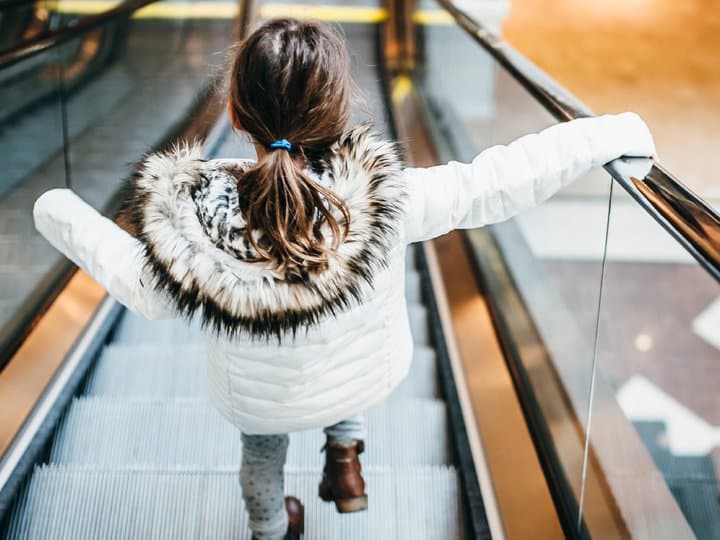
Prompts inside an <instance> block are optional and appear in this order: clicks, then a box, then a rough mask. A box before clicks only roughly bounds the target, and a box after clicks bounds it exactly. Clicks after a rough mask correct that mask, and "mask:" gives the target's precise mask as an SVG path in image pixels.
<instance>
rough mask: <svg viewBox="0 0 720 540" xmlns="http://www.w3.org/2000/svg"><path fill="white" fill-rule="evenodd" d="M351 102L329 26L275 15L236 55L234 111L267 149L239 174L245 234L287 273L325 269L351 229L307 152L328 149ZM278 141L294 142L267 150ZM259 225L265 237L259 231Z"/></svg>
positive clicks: (336, 38) (339, 42) (343, 53)
mask: <svg viewBox="0 0 720 540" xmlns="http://www.w3.org/2000/svg"><path fill="white" fill-rule="evenodd" d="M350 103H351V77H350V72H349V60H348V53H347V50H346V48H345V44H344V42H343V39H342V37H341V36H340V35H339V33H338V32H337V31H335V30H334V29H333V28H331V27H330V26H327V25H324V24H322V23H316V22H306V21H299V20H295V19H277V20H273V21H270V22H268V23H265V24H264V25H262V26H261V27H260V28H258V29H257V30H255V31H254V32H253V33H252V34H251V35H250V36H248V38H247V39H246V40H245V41H244V42H242V43H241V44H240V45H239V47H238V49H237V51H236V53H235V56H234V59H233V62H232V68H231V73H230V104H229V106H230V108H231V112H232V115H233V117H234V120H235V122H236V123H237V124H239V125H240V127H241V128H242V129H243V130H244V131H246V132H247V133H248V134H249V135H250V136H251V137H252V138H253V140H254V142H255V143H256V144H259V145H262V146H263V147H265V148H267V149H268V152H267V154H265V155H264V156H262V157H260V158H259V159H258V162H257V164H256V165H255V166H253V167H252V168H250V169H249V170H248V171H247V172H245V173H244V174H243V175H242V177H240V178H239V179H238V193H239V196H240V200H241V201H243V202H244V203H245V205H244V206H245V210H244V211H245V215H244V218H245V221H246V226H247V231H248V240H249V241H250V243H251V244H252V246H253V247H254V248H255V250H256V251H257V253H258V256H259V257H260V258H261V259H262V260H271V261H275V262H276V263H277V264H278V266H279V267H280V269H281V270H283V271H290V272H291V273H295V271H297V270H301V273H302V269H304V270H306V271H318V270H322V269H323V268H325V267H326V266H327V263H328V258H329V256H330V255H331V253H332V252H333V251H334V250H335V249H337V247H338V246H339V245H340V243H341V242H342V241H343V240H344V239H345V237H346V236H347V233H348V228H349V223H350V213H349V210H348V208H347V206H346V205H345V202H344V201H343V200H342V199H341V198H340V197H338V195H337V194H335V193H334V192H333V191H332V190H331V189H328V188H326V187H325V186H323V185H321V184H320V183H318V182H316V181H314V180H313V179H312V178H311V177H310V176H309V175H308V174H307V173H306V172H305V169H306V167H307V165H308V156H313V155H321V154H322V153H324V152H326V151H327V150H328V148H329V147H330V146H331V145H332V144H333V143H334V142H335V141H337V140H338V139H339V138H340V136H341V135H342V133H343V132H344V131H345V129H346V128H347V125H348V122H349V120H350ZM282 139H286V140H287V141H289V142H290V144H291V145H292V146H291V148H290V150H286V149H283V148H279V149H274V150H273V149H270V145H271V144H272V143H273V142H275V141H278V140H282ZM325 225H326V226H325ZM323 229H324V230H325V231H326V232H329V233H330V234H329V235H328V236H330V237H329V238H326V237H325V234H324V233H323ZM256 230H257V231H260V232H262V233H264V235H265V240H266V241H262V240H259V239H258V238H256V237H255V235H254V234H253V232H254V231H256ZM260 238H262V237H260Z"/></svg>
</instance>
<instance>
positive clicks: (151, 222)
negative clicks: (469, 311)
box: [34, 19, 655, 540]
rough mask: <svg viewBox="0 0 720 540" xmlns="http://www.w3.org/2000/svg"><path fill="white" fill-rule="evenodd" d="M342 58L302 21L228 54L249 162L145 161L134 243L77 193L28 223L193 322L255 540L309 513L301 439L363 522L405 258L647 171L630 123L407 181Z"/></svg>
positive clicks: (398, 343) (50, 203)
mask: <svg viewBox="0 0 720 540" xmlns="http://www.w3.org/2000/svg"><path fill="white" fill-rule="evenodd" d="M348 66H349V62H348V55H347V52H346V50H345V47H344V43H343V41H342V39H341V38H340V37H339V36H338V34H336V33H335V32H334V31H332V30H331V29H330V28H329V27H327V26H324V25H322V24H318V23H312V22H302V21H297V20H292V19H283V20H275V21H272V22H269V23H267V24H264V25H263V26H261V27H260V28H258V29H257V30H256V31H255V32H254V33H253V34H252V35H251V36H249V37H248V38H247V40H246V41H245V42H244V43H242V44H241V45H240V47H239V49H238V50H237V53H236V55H235V58H234V61H233V63H232V70H231V73H230V77H231V84H230V95H229V99H228V101H229V114H230V118H231V121H232V124H233V126H234V127H235V129H238V130H243V131H245V132H246V133H248V134H249V135H250V136H251V137H252V140H253V142H254V144H255V147H256V149H257V161H256V162H251V161H240V160H214V161H206V160H204V159H202V157H201V156H200V155H199V153H198V150H197V149H196V148H190V147H181V148H178V149H175V150H173V151H170V152H168V153H164V154H158V155H153V156H150V157H149V158H148V159H147V160H146V161H145V163H144V165H143V166H142V169H141V171H140V174H139V175H138V177H137V179H136V180H135V181H134V194H133V196H132V198H131V199H130V200H129V201H128V209H129V213H130V216H131V218H132V221H133V224H134V228H135V230H136V236H137V238H134V237H132V236H130V235H129V234H127V233H126V232H125V231H124V230H123V229H121V228H119V227H118V226H117V225H116V224H115V223H114V222H112V221H110V220H108V219H106V218H104V217H102V216H100V215H99V214H98V213H97V212H96V211H95V210H93V209H92V208H91V207H89V206H88V205H87V204H85V203H84V202H83V201H82V200H81V199H79V198H78V197H77V196H76V195H75V194H73V193H72V192H71V191H69V190H66V189H56V190H52V191H49V192H47V193H45V194H44V195H43V196H42V197H40V198H39V199H38V201H37V202H36V204H35V208H34V215H35V223H36V226H37V228H38V230H39V231H40V232H41V233H42V234H43V235H44V236H45V237H46V238H47V239H48V240H49V241H50V243H52V245H54V246H55V247H56V248H57V249H59V250H60V251H62V252H63V253H64V254H65V255H67V256H68V257H69V258H70V259H72V260H73V261H74V262H75V263H77V264H78V266H80V267H81V268H82V269H83V270H85V271H86V272H87V273H89V274H90V275H91V276H93V277H94V278H95V279H96V280H97V281H98V282H99V283H101V284H102V285H103V286H104V287H105V288H106V289H107V290H108V291H109V293H110V294H111V295H112V296H113V297H115V298H116V299H117V300H118V301H120V302H121V303H123V304H124V305H125V306H127V307H128V308H129V309H130V310H131V311H133V312H135V313H138V314H140V315H143V316H145V317H147V318H149V319H157V318H164V317H191V316H197V317H199V318H201V320H202V322H203V324H204V328H205V329H206V334H207V365H208V387H209V394H210V398H211V400H212V402H213V403H214V405H215V406H216V407H217V408H218V409H219V411H220V412H221V413H222V414H223V415H224V416H225V417H226V418H227V419H228V420H229V421H230V422H232V423H233V424H234V425H235V426H237V427H238V428H239V429H240V431H241V432H242V439H243V445H244V447H243V458H242V468H241V484H242V492H243V497H244V499H245V505H246V508H247V510H248V512H249V515H250V526H251V528H252V530H253V535H254V538H256V539H258V540H265V539H276V538H299V537H300V535H301V533H302V531H303V519H304V515H303V508H302V505H301V504H300V502H299V501H298V500H297V499H294V498H292V497H288V498H287V499H285V500H283V465H284V462H285V455H286V450H287V445H288V436H287V433H288V432H291V431H298V430H304V429H309V428H315V427H318V426H323V427H326V429H325V432H326V434H327V445H326V466H325V470H324V473H323V477H322V480H321V483H320V490H319V494H320V497H321V498H322V499H323V500H326V501H334V502H335V504H336V506H337V509H338V511H340V512H353V511H357V510H363V509H365V508H367V496H366V494H365V484H364V482H363V479H362V476H361V474H360V464H359V461H358V454H360V453H361V452H362V451H363V445H364V439H365V426H364V423H363V418H362V416H360V415H361V414H362V412H363V411H364V410H365V409H367V408H369V407H371V406H373V405H376V404H377V403H379V402H380V401H382V400H384V399H385V398H386V397H387V396H388V395H389V394H390V393H391V392H392V391H393V389H394V388H395V387H396V386H398V384H399V383H400V381H401V380H402V379H403V377H405V375H406V373H407V372H408V369H409V367H410V359H411V356H412V347H413V345H412V343H413V342H412V339H411V336H410V327H409V324H408V316H407V312H406V306H405V298H404V283H403V281H404V275H405V274H404V268H403V267H404V264H405V256H404V255H405V248H406V247H407V245H408V244H410V243H412V242H419V241H422V240H428V239H431V238H434V237H437V236H440V235H442V234H445V233H447V232H448V231H450V230H452V229H454V228H467V227H481V226H483V225H487V224H489V223H496V222H499V221H502V220H505V219H508V218H510V217H512V216H514V215H516V214H517V213H518V212H521V211H523V210H525V209H527V208H531V207H533V206H535V205H537V204H540V203H541V202H542V201H544V200H545V199H547V198H548V197H550V196H551V195H552V194H553V193H555V192H556V191H557V190H558V189H560V188H561V187H563V186H565V185H567V184H569V183H570V182H572V181H573V180H575V179H576V178H578V177H580V176H582V175H584V174H585V173H587V172H588V171H589V170H590V169H591V168H592V167H596V166H599V165H602V164H604V163H607V162H608V161H611V160H613V159H615V158H617V157H620V156H622V155H628V156H652V155H653V154H654V152H655V148H654V145H653V140H652V137H651V135H650V132H649V131H648V128H647V126H646V125H645V124H644V123H643V121H642V120H641V119H640V118H639V117H638V116H637V115H635V114H632V113H625V114H621V115H617V116H601V117H598V118H589V119H582V120H576V121H573V122H568V123H565V124H561V125H556V126H553V127H551V128H549V129H546V130H545V131H543V132H541V133H539V134H536V135H529V136H526V137H523V138H521V139H519V140H517V141H515V142H514V143H512V144H510V145H508V146H497V147H494V148H490V149H488V150H486V151H484V152H483V153H481V154H480V155H479V156H477V157H476V158H475V159H474V160H473V162H472V163H470V164H467V165H466V164H460V163H455V162H453V163H449V164H447V165H442V166H438V167H432V168H428V169H409V168H403V166H402V163H401V161H400V158H399V157H398V153H397V149H396V146H395V145H394V144H392V143H390V142H388V141H385V140H382V139H381V138H380V137H378V136H377V135H375V134H373V133H372V132H371V131H370V129H369V128H368V127H367V126H357V127H350V126H349V125H348V122H349V119H350V109H351V105H352V103H351V85H350V83H351V81H350V76H349V68H348Z"/></svg>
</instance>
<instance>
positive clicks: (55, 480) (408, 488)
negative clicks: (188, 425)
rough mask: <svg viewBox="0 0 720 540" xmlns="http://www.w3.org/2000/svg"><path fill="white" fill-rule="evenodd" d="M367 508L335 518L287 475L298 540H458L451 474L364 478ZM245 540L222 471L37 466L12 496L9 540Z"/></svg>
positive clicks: (313, 478)
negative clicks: (300, 517)
mask: <svg viewBox="0 0 720 540" xmlns="http://www.w3.org/2000/svg"><path fill="white" fill-rule="evenodd" d="M365 478H366V480H367V491H368V496H369V499H370V508H369V510H368V511H367V512H359V513H355V514H345V515H338V514H336V512H335V508H334V506H333V505H332V504H327V503H323V502H322V501H320V500H319V499H318V497H317V484H318V480H319V478H318V475H317V474H315V473H308V472H293V471H289V472H287V473H286V486H285V490H286V492H287V493H292V494H294V495H297V496H299V497H300V498H301V499H302V500H303V501H304V503H305V507H306V521H305V540H317V539H343V540H367V539H369V538H371V539H373V540H386V539H387V540H390V539H393V540H396V539H405V538H408V539H410V538H412V539H413V540H423V539H427V540H436V539H437V540H446V539H451V538H462V536H463V534H462V530H463V528H462V525H463V524H462V519H463V516H462V513H461V511H460V504H459V497H460V495H459V486H458V479H457V475H456V473H455V470H454V469H453V468H452V467H443V466H435V467H420V468H417V469H406V470H403V471H402V472H396V471H392V470H380V469H378V470H368V471H366V472H365ZM48 538H53V539H57V540H65V539H67V540H86V539H87V540H95V539H97V538H153V539H166V538H167V539H172V540H176V539H185V538H187V539H197V538H204V539H212V540H221V539H224V538H228V539H229V538H232V539H237V538H242V539H249V538H250V531H249V530H248V528H247V517H246V514H245V511H244V507H243V503H242V498H241V493H240V486H239V482H238V475H237V473H236V472H234V471H233V472H231V471H193V470H183V471H167V470H166V471H159V470H152V469H138V470H129V471H128V470H125V471H107V470H98V469H93V468H80V467H65V466H53V465H50V466H41V467H38V468H37V469H36V470H35V472H34V474H33V477H32V479H31V481H30V483H29V484H28V486H27V487H26V488H25V490H24V491H23V493H22V494H21V497H20V500H19V504H18V505H17V506H16V507H15V509H14V512H13V514H12V516H11V520H10V529H9V534H8V539H10V540H19V539H27V540H30V539H42V540H45V539H48Z"/></svg>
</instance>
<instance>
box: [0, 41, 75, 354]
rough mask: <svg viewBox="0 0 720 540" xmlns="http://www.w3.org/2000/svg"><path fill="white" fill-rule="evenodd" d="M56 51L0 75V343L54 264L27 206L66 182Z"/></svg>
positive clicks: (53, 255)
mask: <svg viewBox="0 0 720 540" xmlns="http://www.w3.org/2000/svg"><path fill="white" fill-rule="evenodd" d="M57 60H58V57H57V51H50V52H48V53H44V54H42V55H37V56H34V57H32V58H30V59H28V60H26V61H23V62H20V63H18V64H15V65H13V66H11V67H10V68H8V69H6V70H4V71H2V72H0V156H2V161H3V170H2V174H0V345H2V344H3V343H4V342H5V340H7V339H9V338H10V335H9V334H8V330H7V328H6V325H8V324H9V323H10V322H12V321H16V320H17V318H18V317H22V315H23V314H22V313H20V312H22V311H23V310H22V309H21V306H23V305H24V304H25V303H26V302H27V301H28V297H29V296H30V294H31V292H32V291H33V290H34V289H35V287H36V285H37V284H38V283H39V282H40V281H42V280H43V278H44V277H46V275H47V273H48V272H49V270H50V269H51V268H52V266H53V265H54V264H55V263H56V262H57V261H58V260H59V257H58V256H57V254H55V253H54V252H52V251H51V250H49V249H48V247H47V243H46V242H45V241H44V240H43V239H42V238H41V237H40V235H39V234H38V233H37V232H36V231H35V227H34V225H33V221H32V211H31V210H32V205H33V202H34V201H35V199H36V198H37V197H38V196H40V195H41V194H42V193H43V192H44V191H46V190H48V189H50V188H52V187H58V186H64V185H65V184H66V177H65V160H64V156H63V129H62V112H63V111H62V102H61V91H60V90H61V85H60V68H59V64H58V61H57Z"/></svg>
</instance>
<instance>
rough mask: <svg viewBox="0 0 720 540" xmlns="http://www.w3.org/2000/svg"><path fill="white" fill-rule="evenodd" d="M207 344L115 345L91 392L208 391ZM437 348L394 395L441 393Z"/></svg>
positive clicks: (418, 360) (421, 357) (421, 352)
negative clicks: (437, 370)
mask: <svg viewBox="0 0 720 540" xmlns="http://www.w3.org/2000/svg"><path fill="white" fill-rule="evenodd" d="M204 356H205V349H204V347H203V345H185V346H169V345H148V344H146V345H131V346H128V345H124V344H123V345H110V346H108V347H106V348H105V350H104V352H103V354H102V355H101V357H100V358H99V359H98V362H97V367H96V368H95V370H94V371H93V372H92V374H91V375H90V378H89V380H88V383H87V387H86V392H87V393H88V394H90V395H108V396H135V397H153V398H158V397H197V396H205V395H207V385H206V384H207V383H206V374H205V361H204ZM435 365H436V364H435V351H434V350H433V349H430V348H428V347H416V348H415V353H414V355H413V362H412V365H411V367H410V373H409V374H408V376H407V378H406V379H405V380H404V381H403V382H402V383H401V385H400V386H399V387H398V388H397V389H396V390H395V392H394V393H393V394H392V398H393V399H401V398H402V399H406V398H435V397H438V387H437V377H436V368H435Z"/></svg>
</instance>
